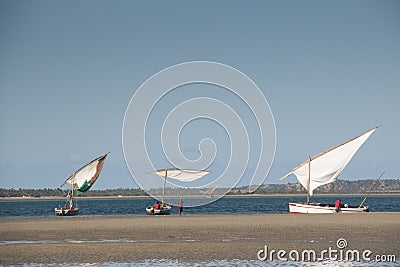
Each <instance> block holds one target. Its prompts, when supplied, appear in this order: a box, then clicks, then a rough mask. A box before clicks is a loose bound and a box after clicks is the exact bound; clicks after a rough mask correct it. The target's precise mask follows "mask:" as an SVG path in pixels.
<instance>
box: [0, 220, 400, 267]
mask: <svg viewBox="0 0 400 267" xmlns="http://www.w3.org/2000/svg"><path fill="white" fill-rule="evenodd" d="M399 230H400V213H364V214H332V215H290V214H265V215H232V216H231V215H226V216H182V217H179V216H164V217H157V216H147V217H70V218H67V217H62V218H59V217H54V218H33V219H26V218H24V219H3V220H1V221H0V264H2V265H10V264H23V263H82V262H84V263H102V262H132V261H142V260H146V259H177V260H179V261H185V262H199V261H208V260H222V259H228V260H229V259H243V260H257V252H258V251H259V250H261V249H263V248H264V246H265V245H268V247H269V248H270V249H275V250H279V249H284V250H286V251H289V250H292V249H297V250H304V249H314V250H317V251H320V250H322V249H328V248H329V247H333V248H336V241H337V240H338V239H339V238H345V239H346V240H347V243H348V246H347V248H348V249H357V250H360V251H362V250H366V249H368V250H371V251H372V252H373V255H375V254H394V255H396V257H397V259H398V258H399V257H400V231H399Z"/></svg>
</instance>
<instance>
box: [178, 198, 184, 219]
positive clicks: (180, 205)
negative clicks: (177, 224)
mask: <svg viewBox="0 0 400 267" xmlns="http://www.w3.org/2000/svg"><path fill="white" fill-rule="evenodd" d="M178 210H179V216H181V215H182V211H183V200H182V198H179V201H178Z"/></svg>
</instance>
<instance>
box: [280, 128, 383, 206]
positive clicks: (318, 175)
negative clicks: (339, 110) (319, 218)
mask: <svg viewBox="0 0 400 267" xmlns="http://www.w3.org/2000/svg"><path fill="white" fill-rule="evenodd" d="M378 127H379V126H377V127H374V128H372V129H371V130H369V131H367V132H365V133H363V134H361V135H359V136H357V137H355V138H352V139H350V140H348V141H346V142H343V143H341V144H339V145H337V146H335V147H332V148H330V149H328V150H326V151H324V152H322V153H320V154H318V155H316V156H315V157H312V158H311V157H309V159H308V160H307V161H305V162H303V163H301V164H300V165H298V166H297V167H296V168H294V169H293V170H292V171H290V172H289V173H288V174H286V175H285V176H283V177H282V178H280V179H279V181H282V180H283V179H285V178H286V177H288V176H289V175H291V174H294V175H295V176H296V177H297V180H298V181H299V182H300V184H301V185H302V186H303V187H304V188H306V189H307V202H305V203H294V202H291V203H289V212H290V213H336V212H342V213H357V212H368V211H369V208H368V206H364V205H363V203H364V202H362V203H361V204H360V205H358V206H350V205H348V204H340V207H339V209H336V207H335V204H324V203H312V202H310V196H312V195H313V191H314V190H315V189H316V188H318V187H320V186H322V185H325V184H329V183H332V182H334V181H336V179H337V177H338V176H339V175H340V173H341V172H342V171H343V169H344V168H345V167H346V165H347V164H348V163H349V162H350V160H351V159H352V158H353V156H354V155H355V153H356V152H357V151H358V149H359V148H360V147H361V146H362V145H363V144H364V142H365V141H367V139H368V138H369V137H370V136H371V134H372V133H373V132H374V131H375V130H376V129H377V128H378Z"/></svg>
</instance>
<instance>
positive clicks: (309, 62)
mask: <svg viewBox="0 0 400 267" xmlns="http://www.w3.org/2000/svg"><path fill="white" fill-rule="evenodd" d="M399 14H400V2H399V1H368V0H363V1H331V2H328V1H241V2H239V1H189V2H188V1H142V2H139V1H118V0H117V1H101V0H98V1H52V0H51V1H42V0H38V1H19V0H9V1H7V0H3V1H0V38H1V41H0V125H1V130H0V187H5V188H11V187H14V188H20V187H21V188H44V187H48V188H56V187H58V186H59V185H60V184H61V183H62V182H63V181H64V179H66V178H67V177H68V176H69V175H70V174H71V173H72V172H73V170H76V169H77V168H79V167H80V166H82V165H83V164H85V163H86V162H88V161H90V160H92V159H94V158H96V157H98V156H100V155H102V154H103V153H105V152H108V151H110V152H111V154H110V156H109V158H108V159H107V162H106V165H105V167H104V170H103V172H102V174H101V177H100V179H99V180H98V182H97V183H96V185H95V187H94V188H96V189H103V188H119V187H136V185H135V183H134V181H133V180H132V178H131V177H130V174H129V171H128V169H127V167H126V164H125V161H124V155H123V151H122V144H121V143H122V141H121V139H122V138H121V135H122V123H123V119H124V114H125V110H126V108H127V106H128V103H129V101H130V99H131V97H132V95H133V94H134V92H135V90H136V89H137V88H138V87H139V86H140V85H141V84H142V83H143V82H144V81H145V80H146V79H148V78H149V77H150V76H151V75H153V74H155V73H156V72H158V71H160V70H162V69H164V68H166V67H169V66H171V65H175V64H177V63H182V62H187V61H194V60H210V61H214V62H220V63H224V64H227V65H230V66H232V67H234V68H236V69H238V70H240V71H242V72H244V73H245V74H246V75H248V76H249V77H250V78H251V79H252V80H253V81H254V82H255V83H256V84H257V85H258V86H259V87H260V89H261V90H262V92H263V93H264V95H265V97H266V99H267V100H268V103H269V105H270V107H271V109H272V112H273V115H274V118H275V123H276V133H277V143H276V155H275V160H274V164H273V166H272V168H271V171H270V173H269V175H268V177H267V179H266V183H276V182H277V181H276V180H277V179H278V178H279V177H281V176H282V175H284V174H286V173H287V172H289V171H290V170H291V169H292V168H293V167H295V166H296V165H297V164H298V163H301V162H302V161H305V160H306V159H307V157H308V156H309V155H310V156H313V155H315V154H317V153H319V152H321V151H323V150H325V149H327V148H329V147H332V146H334V145H336V144H338V143H340V142H342V141H345V140H347V139H349V138H351V137H354V136H356V135H358V134H360V133H362V132H364V131H366V130H368V129H370V128H372V127H374V126H376V125H378V124H380V125H381V127H380V128H379V129H378V130H377V131H376V132H375V133H374V134H373V135H372V137H371V138H370V139H369V140H368V141H367V142H366V144H365V145H364V146H363V147H362V148H361V149H360V151H359V152H358V153H357V154H356V156H355V157H354V158H353V160H352V161H351V162H350V164H349V165H348V166H347V168H346V169H345V171H344V172H343V173H342V175H341V176H340V177H341V178H342V179H362V178H367V177H369V178H372V177H376V176H377V175H378V173H379V172H380V171H381V170H382V169H383V168H384V167H385V165H386V164H387V163H390V164H391V166H390V168H389V170H388V171H387V174H386V175H385V177H386V178H399V177H400V158H399V152H398V151H399V148H400V146H399V142H398V138H399V136H400V123H399V122H400V121H399V114H400V107H399V101H400V16H399ZM206 90H207V89H206ZM208 90H210V89H208ZM227 98H229V96H227ZM169 101H173V99H171V98H170V100H169ZM171 103H172V102H171ZM177 104H179V103H175V104H174V105H177ZM174 105H173V106H174ZM167 106H168V105H167ZM211 129H212V127H211ZM214 130H215V131H216V132H215V133H214V135H215V136H217V137H216V138H217V139H218V136H220V137H221V135H219V134H218V133H219V130H218V129H214ZM198 131H199V129H193V130H192V133H198ZM250 131H251V129H250ZM200 133H201V132H200ZM189 135H190V132H189ZM196 140H197V139H196ZM221 142H226V141H223V140H221ZM186 143H190V142H186ZM197 145H198V144H197V143H196V144H193V145H192V146H189V147H187V148H184V151H185V149H186V151H191V150H192V149H195V148H197ZM221 146H222V147H224V144H222V145H221ZM195 152H196V151H195ZM188 157H190V155H188ZM159 160H160V161H162V158H159ZM225 161H226V159H224V158H223V157H222V158H221V160H220V161H217V162H215V166H211V167H210V168H211V169H213V168H214V169H218V168H221V165H223V163H224V162H225ZM149 171H150V170H149ZM289 181H294V177H293V176H292V177H291V179H290V180H289Z"/></svg>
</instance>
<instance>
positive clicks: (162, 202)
mask: <svg viewBox="0 0 400 267" xmlns="http://www.w3.org/2000/svg"><path fill="white" fill-rule="evenodd" d="M167 172H168V169H167V168H165V175H164V187H163V192H162V199H161V207H164V196H165V186H166V184H167Z"/></svg>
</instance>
